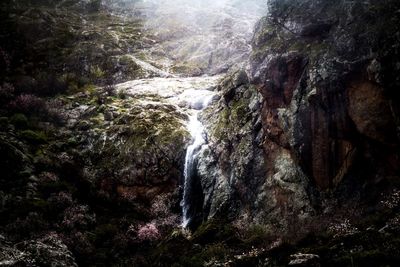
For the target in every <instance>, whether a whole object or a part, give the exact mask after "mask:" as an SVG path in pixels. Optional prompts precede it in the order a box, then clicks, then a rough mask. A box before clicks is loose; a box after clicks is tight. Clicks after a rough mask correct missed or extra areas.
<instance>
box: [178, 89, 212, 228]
mask: <svg viewBox="0 0 400 267" xmlns="http://www.w3.org/2000/svg"><path fill="white" fill-rule="evenodd" d="M207 92H209V93H208V94H206V95H202V96H201V97H199V98H197V99H193V100H192V101H191V103H190V106H191V108H192V109H193V111H192V115H191V116H190V119H189V123H188V131H189V132H190V134H191V136H192V144H191V145H190V146H189V147H188V148H187V151H186V158H185V168H184V179H185V180H184V187H183V198H182V202H181V207H182V217H183V218H182V227H184V228H186V227H187V226H188V224H189V223H190V221H191V219H192V218H191V215H192V214H190V205H191V201H190V200H191V192H192V190H193V184H194V182H195V181H193V179H195V178H196V171H197V170H196V168H197V166H196V158H197V156H198V154H199V151H200V149H201V147H202V146H203V145H204V144H206V138H205V132H204V126H203V124H202V123H201V122H200V120H199V118H198V117H199V114H200V112H201V110H203V109H204V108H206V107H207V106H208V105H209V103H210V102H211V100H212V98H213V96H214V94H213V93H212V92H210V91H207Z"/></svg>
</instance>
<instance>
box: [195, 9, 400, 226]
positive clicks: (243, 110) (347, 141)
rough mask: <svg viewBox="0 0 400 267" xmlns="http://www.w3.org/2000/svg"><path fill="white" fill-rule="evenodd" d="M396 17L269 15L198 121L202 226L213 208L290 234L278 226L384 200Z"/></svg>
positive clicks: (394, 149)
mask: <svg viewBox="0 0 400 267" xmlns="http://www.w3.org/2000/svg"><path fill="white" fill-rule="evenodd" d="M304 8H306V9H307V11H304ZM398 8H399V7H398V5H397V3H395V2H388V3H386V2H385V3H381V2H378V1H369V2H368V3H360V2H357V1H355V2H351V3H348V2H340V3H328V2H327V1H294V2H293V3H290V2H288V1H283V2H278V1H272V2H271V3H270V11H269V12H270V14H269V16H267V17H265V18H263V19H262V20H261V21H260V22H259V23H258V25H257V27H256V30H255V34H254V38H253V43H252V46H253V51H252V55H251V59H250V60H249V63H248V64H247V65H246V66H243V67H242V68H241V70H238V71H236V72H233V73H232V74H230V75H228V77H227V78H226V80H225V81H224V82H223V83H222V84H221V85H220V88H219V89H220V91H221V94H222V99H221V101H220V103H219V104H218V105H216V106H214V107H213V110H210V115H209V117H205V118H204V120H205V121H207V122H208V134H209V136H210V137H209V138H210V140H211V142H210V146H209V147H208V148H207V150H205V152H204V153H205V155H204V157H203V160H202V162H201V163H200V166H199V169H200V172H201V173H202V174H203V177H204V178H203V180H204V181H203V184H204V185H203V188H204V192H205V195H206V200H208V201H206V203H205V207H206V209H207V211H208V213H207V214H208V216H211V217H212V216H214V215H215V214H217V213H218V209H220V208H222V207H225V211H226V210H229V211H230V212H234V213H235V214H240V215H242V217H244V218H250V220H252V221H253V222H256V223H266V222H268V223H277V224H278V225H280V226H283V227H284V228H285V227H288V226H289V224H291V223H292V222H285V220H284V218H287V219H289V220H297V219H298V220H300V221H303V220H304V219H306V218H310V217H313V216H316V215H320V214H330V215H334V214H337V213H338V212H340V211H343V207H347V208H349V207H348V205H349V206H351V207H352V208H353V209H356V210H357V209H360V210H359V211H360V212H361V209H362V208H363V207H364V208H365V205H366V203H369V204H371V202H373V203H378V202H379V201H377V200H378V199H379V196H380V194H382V193H383V194H386V193H389V192H390V190H392V189H393V186H394V185H396V184H397V183H398V174H399V168H398V166H399V153H398V151H399V136H398V129H399V113H398V103H399V99H398V96H397V94H396V93H395V90H396V88H397V87H398V86H399V80H398V78H396V77H394V73H398V71H399V69H398V67H399V62H398V55H399V48H398V41H399V40H398V33H399V28H398V27H397V26H395V25H397V23H396V22H395V21H397V18H398V16H396V12H398ZM216 111H217V112H216ZM210 155H211V156H210ZM210 173H211V174H214V176H209V174H210ZM386 190H389V191H386ZM210 207H211V210H210ZM369 208H371V207H369ZM228 213H229V212H228ZM361 213H362V212H361ZM348 215H349V216H351V214H348ZM294 218H296V219H294Z"/></svg>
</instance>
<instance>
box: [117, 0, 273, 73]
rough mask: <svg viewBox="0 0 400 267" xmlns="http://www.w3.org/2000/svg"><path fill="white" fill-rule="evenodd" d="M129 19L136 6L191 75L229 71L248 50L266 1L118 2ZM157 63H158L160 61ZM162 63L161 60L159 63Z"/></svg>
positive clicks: (161, 45) (163, 48) (162, 47)
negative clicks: (132, 9)
mask: <svg viewBox="0 0 400 267" xmlns="http://www.w3.org/2000/svg"><path fill="white" fill-rule="evenodd" d="M113 3H114V5H115V4H117V5H119V7H120V8H121V10H123V9H124V8H125V11H126V14H127V15H132V14H133V13H132V12H131V11H129V10H130V9H129V8H128V7H130V8H132V7H133V8H134V9H135V11H136V13H137V12H138V11H140V14H141V16H143V17H144V20H145V22H144V25H145V29H146V30H147V31H151V32H152V33H153V35H154V38H155V41H156V43H157V45H155V46H154V47H152V48H151V51H147V52H148V53H150V54H152V56H153V57H154V55H155V54H157V55H159V54H160V53H161V52H162V53H163V54H165V56H167V57H168V58H169V59H171V60H173V61H174V63H171V65H174V67H176V68H181V69H182V68H184V69H185V71H188V68H189V69H190V70H189V72H192V73H193V74H200V73H204V72H211V73H219V72H223V71H226V70H227V69H228V68H229V67H231V66H232V65H234V64H236V63H237V62H241V61H244V60H245V58H246V57H247V56H248V54H249V52H250V41H251V38H252V33H253V29H254V25H255V23H256V22H257V21H258V20H259V18H260V17H262V16H263V15H264V14H265V13H266V6H267V0H119V1H118V0H114V1H113ZM156 60H158V59H156ZM160 60H161V59H160Z"/></svg>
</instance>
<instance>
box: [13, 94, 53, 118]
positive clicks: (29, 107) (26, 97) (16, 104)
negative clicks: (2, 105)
mask: <svg viewBox="0 0 400 267" xmlns="http://www.w3.org/2000/svg"><path fill="white" fill-rule="evenodd" d="M9 106H10V109H11V111H14V112H21V113H25V114H32V113H34V114H40V113H42V112H43V111H46V104H45V102H44V100H43V99H41V98H39V97H37V96H34V95H30V94H22V95H19V96H17V97H16V98H15V99H14V100H13V101H12V102H11V103H10V104H9Z"/></svg>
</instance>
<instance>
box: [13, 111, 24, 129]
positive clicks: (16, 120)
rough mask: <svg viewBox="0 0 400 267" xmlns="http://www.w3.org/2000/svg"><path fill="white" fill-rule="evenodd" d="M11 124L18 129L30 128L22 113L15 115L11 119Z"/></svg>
mask: <svg viewBox="0 0 400 267" xmlns="http://www.w3.org/2000/svg"><path fill="white" fill-rule="evenodd" d="M10 122H11V124H13V125H14V126H15V128H17V129H27V128H28V118H27V117H26V116H25V115H24V114H21V113H17V114H15V115H13V116H12V117H11V119H10Z"/></svg>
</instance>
